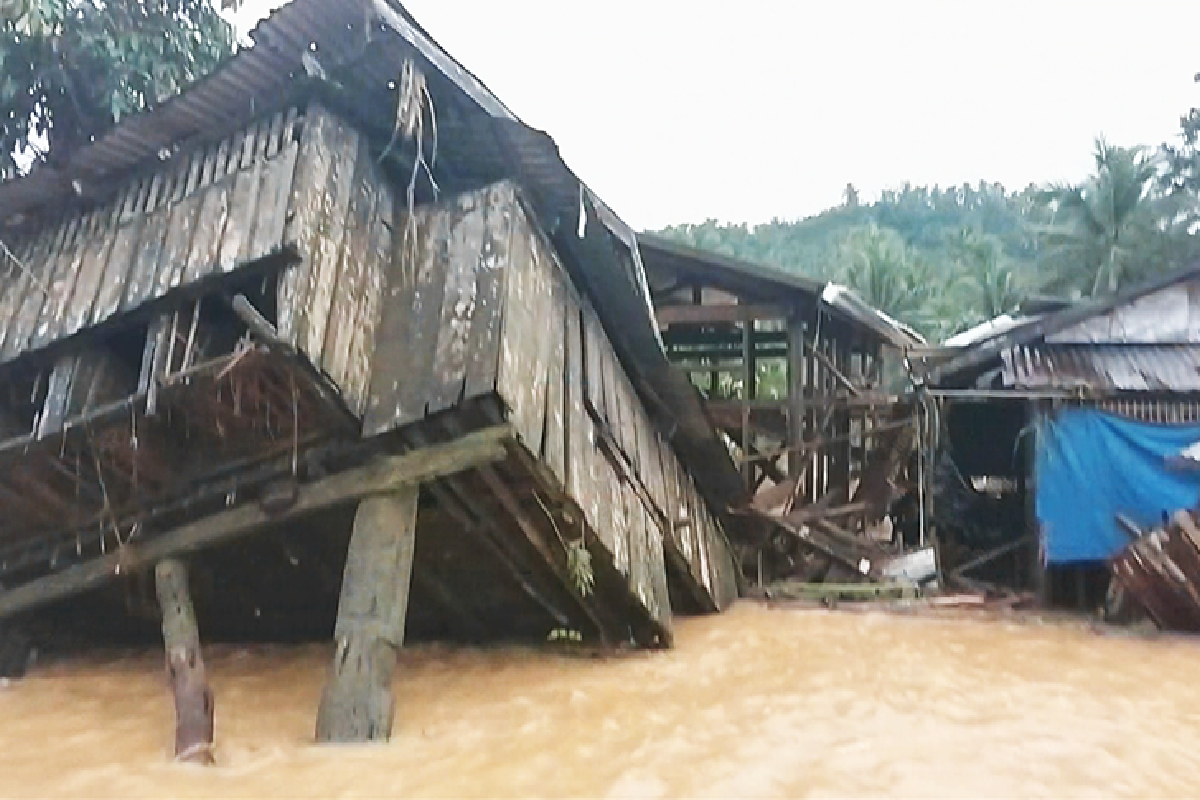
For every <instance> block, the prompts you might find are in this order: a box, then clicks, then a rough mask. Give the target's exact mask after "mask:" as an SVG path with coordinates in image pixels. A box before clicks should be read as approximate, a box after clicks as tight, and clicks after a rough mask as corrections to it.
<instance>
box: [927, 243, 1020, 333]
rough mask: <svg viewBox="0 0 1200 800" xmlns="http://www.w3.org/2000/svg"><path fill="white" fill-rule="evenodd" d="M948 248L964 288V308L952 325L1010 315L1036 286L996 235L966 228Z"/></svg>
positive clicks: (963, 324) (971, 323)
mask: <svg viewBox="0 0 1200 800" xmlns="http://www.w3.org/2000/svg"><path fill="white" fill-rule="evenodd" d="M948 247H949V250H950V252H951V253H952V254H953V257H954V262H953V263H954V267H955V271H956V273H957V274H958V275H959V276H960V283H959V288H960V290H961V303H959V304H958V305H959V307H960V309H961V311H960V314H959V318H958V319H953V320H949V322H950V323H952V327H955V328H961V327H965V326H967V325H975V324H978V323H980V322H983V321H984V320H989V319H993V318H994V317H998V316H1000V315H1001V314H1009V313H1011V312H1013V311H1015V310H1016V308H1017V306H1019V305H1020V304H1021V301H1022V300H1023V299H1024V298H1025V296H1026V294H1027V293H1028V290H1029V289H1030V288H1033V287H1032V286H1031V285H1030V281H1029V279H1027V278H1023V277H1022V274H1021V272H1020V271H1019V268H1018V267H1017V265H1016V263H1015V262H1014V259H1013V258H1012V257H1011V256H1009V255H1008V254H1007V253H1005V252H1004V243H1003V242H1002V241H1001V240H1000V238H999V237H997V236H995V235H994V234H985V233H980V232H979V231H976V230H973V229H971V228H963V229H961V230H959V231H957V232H956V233H954V234H953V235H952V236H951V237H950V241H949V242H948Z"/></svg>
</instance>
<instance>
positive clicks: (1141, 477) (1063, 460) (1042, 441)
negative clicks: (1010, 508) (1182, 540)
mask: <svg viewBox="0 0 1200 800" xmlns="http://www.w3.org/2000/svg"><path fill="white" fill-rule="evenodd" d="M1036 440H1037V446H1036V456H1035V465H1034V469H1035V487H1036V488H1035V491H1036V493H1037V499H1036V509H1037V519H1038V523H1039V524H1040V525H1041V530H1042V535H1043V537H1044V542H1045V547H1046V560H1047V561H1048V562H1049V563H1052V564H1053V563H1057V564H1064V563H1072V562H1079V561H1099V560H1103V559H1107V558H1109V557H1111V556H1113V555H1115V554H1116V553H1117V552H1119V551H1120V550H1121V549H1122V548H1123V547H1124V546H1125V545H1126V544H1128V543H1129V537H1128V536H1126V535H1125V534H1124V533H1122V531H1121V529H1120V527H1119V526H1118V524H1117V521H1116V515H1117V514H1118V513H1120V514H1124V515H1125V516H1127V517H1128V518H1129V519H1131V520H1132V521H1134V522H1135V523H1137V524H1138V525H1139V526H1142V527H1148V526H1150V525H1154V524H1157V523H1160V522H1162V515H1163V513H1164V512H1166V513H1168V514H1173V513H1175V511H1177V510H1179V509H1181V508H1193V507H1195V506H1196V505H1197V502H1198V501H1200V469H1184V468H1181V467H1180V466H1179V462H1178V459H1179V458H1180V454H1181V453H1182V451H1184V450H1186V449H1187V448H1188V447H1189V446H1191V445H1193V444H1195V443H1196V442H1200V425H1154V424H1150V423H1144V422H1134V421H1132V420H1129V419H1125V418H1124V417H1118V416H1115V415H1112V414H1105V413H1102V412H1099V411H1089V410H1082V409H1072V410H1069V411H1063V412H1061V413H1059V414H1057V415H1056V416H1053V417H1045V418H1043V419H1042V420H1041V421H1040V422H1039V424H1038V427H1037V436H1036ZM1172 460H1174V461H1175V463H1174V464H1172V463H1171V461H1172ZM1197 467H1200V464H1197Z"/></svg>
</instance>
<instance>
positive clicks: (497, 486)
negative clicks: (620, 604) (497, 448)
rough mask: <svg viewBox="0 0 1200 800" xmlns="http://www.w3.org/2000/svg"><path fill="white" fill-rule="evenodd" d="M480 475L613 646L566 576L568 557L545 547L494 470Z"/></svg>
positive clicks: (603, 640) (603, 639)
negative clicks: (560, 555) (559, 555)
mask: <svg viewBox="0 0 1200 800" xmlns="http://www.w3.org/2000/svg"><path fill="white" fill-rule="evenodd" d="M479 474H480V476H481V477H482V478H483V481H484V483H485V484H487V487H488V489H490V490H491V491H492V493H493V494H494V495H495V496H496V499H497V500H499V501H500V505H502V506H503V507H504V510H505V511H507V512H508V514H509V516H511V517H512V519H513V521H514V522H515V523H516V524H517V527H518V528H520V530H521V533H522V534H524V536H525V538H526V540H528V541H529V543H530V544H531V545H533V547H534V549H536V550H537V552H538V554H539V555H541V557H542V559H543V560H544V561H545V562H546V566H547V567H549V568H550V570H551V571H552V572H553V573H554V577H555V578H557V579H558V582H559V583H560V584H562V586H563V587H564V588H565V589H566V590H567V592H568V593H569V594H571V595H572V596H574V597H577V598H579V606H580V608H581V609H582V610H583V612H584V613H585V614H586V615H587V617H588V619H589V620H590V621H591V623H592V624H593V625H594V626H595V627H596V631H597V632H598V633H599V635H600V643H601V645H603V646H608V645H609V644H611V643H612V642H610V637H611V632H610V631H609V629H608V626H606V625H605V624H604V622H603V621H602V620H601V619H600V617H599V616H598V615H597V614H596V611H595V609H594V608H593V607H592V604H591V603H590V602H588V601H587V600H585V599H584V598H583V597H580V595H579V592H578V591H576V589H575V587H574V586H573V585H572V583H571V579H570V577H568V575H567V573H566V568H565V566H563V564H564V563H565V558H563V557H556V556H555V554H554V553H553V552H551V550H550V547H549V545H547V544H546V542H545V540H544V539H543V538H542V536H541V534H540V533H539V532H538V529H537V526H536V525H535V524H534V523H533V521H532V520H531V519H529V516H528V515H527V514H526V513H525V511H524V510H523V509H522V508H521V505H520V503H518V502H517V498H516V497H514V496H513V494H512V492H511V491H509V488H508V487H507V486H505V485H504V482H503V481H502V480H500V476H499V475H497V474H496V471H495V470H494V469H492V468H491V467H484V468H482V469H480V471H479ZM549 521H550V523H551V525H553V524H554V521H553V520H549ZM564 556H565V554H564Z"/></svg>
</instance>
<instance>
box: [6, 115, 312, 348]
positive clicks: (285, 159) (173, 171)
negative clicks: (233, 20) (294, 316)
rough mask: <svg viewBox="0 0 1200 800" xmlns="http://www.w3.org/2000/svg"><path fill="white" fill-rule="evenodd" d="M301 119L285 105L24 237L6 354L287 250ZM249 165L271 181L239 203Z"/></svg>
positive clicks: (12, 287) (12, 278) (9, 295)
mask: <svg viewBox="0 0 1200 800" xmlns="http://www.w3.org/2000/svg"><path fill="white" fill-rule="evenodd" d="M297 122H298V117H297V115H296V113H295V112H294V111H293V112H289V113H287V114H283V113H281V114H277V115H275V116H274V117H272V118H270V119H269V120H266V121H264V122H262V123H261V124H258V125H254V126H251V127H250V129H249V132H247V131H242V132H240V133H238V134H236V135H234V136H232V137H230V138H228V139H226V140H224V141H218V142H213V143H211V144H209V145H208V146H206V147H204V148H200V149H196V150H194V151H190V152H187V153H184V154H181V155H178V156H175V157H173V158H171V159H169V160H168V161H166V162H164V163H163V164H162V166H161V168H160V169H159V170H158V171H157V172H155V173H152V174H142V175H140V176H137V177H135V178H133V179H131V180H130V182H129V184H128V185H127V186H125V187H124V188H123V189H122V190H121V191H119V192H117V193H116V195H114V196H113V197H112V198H111V199H110V200H109V201H108V202H106V203H105V204H103V205H102V206H100V207H99V208H95V209H93V210H91V211H88V212H74V213H70V214H66V215H65V216H64V218H63V219H61V220H60V221H58V222H57V223H55V224H54V225H51V226H47V227H46V228H43V229H42V230H40V231H39V232H38V233H37V235H36V236H34V237H33V238H32V239H31V240H29V241H28V242H26V243H25V244H24V245H19V246H18V249H20V250H21V253H20V255H19V258H20V260H21V264H22V268H20V269H12V270H2V271H0V333H2V338H0V362H7V361H10V360H12V359H14V358H16V357H18V356H20V355H22V354H24V353H26V352H28V351H31V350H36V349H40V348H43V347H46V346H48V345H50V344H52V343H54V342H55V341H57V340H60V339H64V338H67V337H69V336H72V335H74V334H76V333H78V332H80V331H82V330H84V329H86V328H89V327H92V326H95V325H99V324H101V323H104V322H106V321H108V320H109V319H111V318H112V317H114V316H115V315H117V314H121V313H125V312H130V311H133V310H134V309H136V308H138V307H139V306H142V305H144V304H145V303H148V302H152V301H154V300H156V299H158V298H159V297H161V296H162V295H163V294H165V293H167V292H169V291H171V290H173V289H176V288H178V287H180V286H181V285H184V284H187V283H191V282H193V281H195V280H199V279H201V278H203V277H205V276H206V275H207V274H209V273H210V272H212V271H213V270H214V269H218V268H221V269H224V270H231V269H234V268H236V267H238V266H240V265H242V264H246V263H249V262H252V261H256V260H258V259H260V258H262V257H264V256H267V255H269V254H270V253H271V252H274V251H276V250H278V249H279V248H280V247H281V246H282V244H283V236H284V227H285V222H286V218H287V204H286V202H285V201H284V198H288V197H290V196H291V185H292V180H293V173H294V171H295V166H296V162H297V147H296V143H295V141H294V140H295V125H296V124H297ZM248 173H252V174H254V176H255V178H254V181H255V183H254V185H255V187H259V185H260V184H262V185H263V186H265V189H264V190H263V192H262V198H261V199H262V202H247V203H244V204H242V205H240V206H239V205H238V203H237V202H236V200H237V197H238V191H237V188H238V186H240V185H242V184H247V185H249V183H248V178H246V175H247V174H248ZM256 192H257V188H256ZM235 220H236V223H235ZM251 234H252V235H253V238H250V235H251ZM35 245H36V246H35Z"/></svg>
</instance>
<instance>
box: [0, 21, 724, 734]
mask: <svg viewBox="0 0 1200 800" xmlns="http://www.w3.org/2000/svg"><path fill="white" fill-rule="evenodd" d="M252 39H253V41H254V46H253V47H252V48H250V49H247V50H244V51H242V52H240V53H238V54H237V55H235V56H234V57H232V58H231V59H230V60H229V61H228V62H226V63H225V64H224V65H223V66H222V67H221V68H220V69H219V70H218V71H217V72H215V73H214V74H213V75H211V76H210V77H208V78H206V79H204V80H202V81H200V82H199V83H198V84H196V85H195V86H194V87H192V88H190V89H189V90H188V91H186V92H185V93H184V94H182V95H181V96H179V97H177V98H175V99H173V100H171V101H169V102H167V103H164V104H163V105H162V106H161V107H159V108H156V109H154V110H151V111H148V112H146V113H143V114H140V115H137V116H133V117H130V118H128V119H126V120H123V121H122V123H121V124H120V125H118V126H117V127H116V128H115V129H114V130H112V131H111V132H110V133H108V134H106V135H105V136H103V137H101V138H100V139H99V140H97V141H96V142H95V143H93V144H91V145H89V146H86V147H84V148H82V149H80V150H79V151H77V152H75V153H73V154H71V156H70V157H69V158H68V159H67V160H66V162H65V163H64V164H61V165H59V166H56V167H50V166H40V167H37V168H35V169H34V170H32V171H31V172H30V173H29V174H28V175H26V176H23V177H19V178H16V179H14V180H11V181H8V182H7V183H4V184H2V185H0V226H2V227H0V238H2V239H3V240H4V241H5V242H6V244H7V245H8V248H9V250H10V251H11V253H10V254H9V255H8V256H6V257H5V258H4V269H3V271H2V272H0V275H2V276H3V277H2V280H3V284H2V290H0V383H2V384H3V385H4V387H5V390H4V391H5V394H4V395H3V396H2V397H0V461H2V462H3V463H2V465H0V506H2V507H3V509H4V514H3V515H0V586H3V589H0V623H5V624H7V623H9V622H10V621H11V619H12V618H14V617H18V616H20V615H23V614H27V613H28V612H30V611H32V610H35V609H36V610H40V609H42V608H44V607H46V606H48V605H49V606H51V608H49V609H48V610H47V612H46V614H47V619H50V620H52V621H53V623H54V624H55V625H60V626H63V627H64V628H69V627H74V628H75V629H77V630H82V631H87V630H96V629H102V630H105V631H107V632H108V633H110V634H114V635H115V634H116V633H118V632H120V631H122V630H125V629H127V628H128V627H130V626H135V625H138V624H142V625H152V626H157V625H158V624H159V623H160V618H159V612H160V610H161V614H162V618H161V625H162V630H163V634H164V636H165V637H166V639H167V645H168V650H169V652H170V653H171V654H172V655H171V658H172V659H175V658H176V657H177V656H178V657H179V658H180V659H181V660H178V661H175V660H172V661H171V666H172V672H171V675H172V681H173V685H174V687H175V691H176V698H177V710H178V711H179V724H180V728H179V736H180V738H179V740H177V746H176V749H177V753H179V754H188V753H197V752H204V751H205V747H206V746H207V744H206V741H205V740H206V739H207V742H208V743H211V736H212V730H211V721H212V703H211V694H210V693H207V688H206V684H205V682H204V679H203V666H202V660H201V659H200V657H199V639H198V634H197V632H196V628H197V619H198V620H199V626H200V627H201V628H207V629H208V630H209V631H210V632H212V633H215V634H218V635H237V636H256V635H263V634H264V633H266V632H273V633H275V634H278V633H279V632H280V631H281V630H296V631H303V630H309V631H311V630H313V629H316V630H325V631H329V630H332V631H333V635H334V639H335V640H336V643H337V657H336V659H335V662H334V667H333V669H332V671H331V676H330V679H329V683H328V684H327V687H326V692H325V695H324V696H323V698H322V702H321V707H320V711H319V714H318V738H320V739H322V740H338V741H347V740H362V739H375V738H386V737H387V736H388V735H389V733H390V730H391V724H392V717H391V707H392V704H391V700H390V694H389V693H388V689H387V688H386V687H387V686H388V683H389V682H388V676H389V675H390V674H391V671H392V668H393V666H394V664H395V654H396V650H397V649H398V648H399V646H400V645H401V643H402V642H403V641H404V639H405V638H406V637H410V638H411V637H419V638H430V637H436V638H450V639H462V640H469V641H480V640H485V639H492V638H497V637H509V638H511V637H516V638H522V639H526V640H529V639H531V638H532V639H541V638H544V637H545V636H546V635H547V633H548V632H550V631H552V630H568V631H572V632H576V633H578V634H580V635H582V637H583V638H585V639H587V640H590V641H594V642H597V643H604V644H610V645H616V644H620V643H624V642H629V641H632V642H633V643H634V644H636V645H639V646H665V645H669V644H670V642H671V635H672V614H673V612H678V613H693V612H712V611H719V610H721V609H724V608H726V607H727V606H728V605H729V604H730V603H731V602H732V601H733V599H734V598H735V597H736V594H737V580H738V575H737V572H736V569H735V567H734V562H733V558H732V552H731V547H730V545H729V541H728V537H727V534H728V532H729V530H730V529H731V528H733V527H735V526H736V525H737V524H738V520H737V519H736V518H734V517H732V516H731V515H730V514H728V513H727V510H728V509H729V508H731V507H737V506H740V505H742V504H743V493H744V486H743V484H742V481H741V479H740V476H739V474H738V470H737V468H736V466H735V464H734V462H733V460H732V459H731V457H730V455H729V451H728V450H727V447H726V443H725V442H724V441H723V440H722V439H721V438H720V437H719V436H718V435H717V433H716V432H715V431H714V429H713V428H712V427H711V426H710V424H709V421H708V418H707V416H706V414H705V411H704V409H703V405H702V399H701V397H700V395H699V393H698V392H697V391H696V390H695V388H694V387H693V386H692V385H691V384H690V383H689V382H688V380H687V377H686V376H685V375H683V374H682V373H680V372H679V371H678V370H675V369H674V368H672V367H671V365H670V363H669V361H668V360H667V357H666V354H665V352H664V349H663V347H662V342H661V340H660V338H659V332H658V330H657V327H656V325H655V323H654V312H653V308H652V306H651V300H650V291H649V288H648V285H647V279H646V275H645V271H644V268H643V265H642V259H641V255H640V252H639V248H638V244H637V240H636V237H635V236H634V234H633V232H632V231H630V230H629V228H628V227H627V226H626V225H625V224H624V223H623V222H621V220H620V219H619V218H618V217H617V216H616V215H615V214H614V213H613V212H612V211H611V210H610V209H609V208H608V207H607V206H605V204H604V203H603V202H602V201H600V199H599V198H597V197H596V196H595V195H594V194H593V193H592V192H591V191H590V190H589V189H588V188H587V186H586V185H585V184H583V183H582V182H581V181H580V180H579V179H578V178H577V177H575V175H574V174H573V173H572V172H571V171H570V169H569V168H568V167H567V166H566V165H565V164H564V163H563V162H562V160H561V158H560V157H559V154H558V151H557V148H556V147H555V145H554V143H553V141H552V140H551V139H550V138H549V137H548V136H546V135H545V134H543V133H540V132H538V131H535V130H532V129H530V128H528V127H526V126H525V125H524V124H522V123H521V122H520V121H519V120H517V119H516V118H515V117H514V116H513V114H512V113H511V112H509V111H508V109H506V108H505V107H504V106H503V104H502V103H501V102H500V101H499V100H498V99H497V98H496V97H495V96H493V95H492V94H491V93H490V92H489V91H488V90H487V89H486V88H485V87H484V86H483V85H482V84H481V83H480V82H479V81H478V80H476V79H475V78H474V77H473V76H472V75H471V74H470V73H468V72H467V71H466V70H465V69H464V68H463V67H462V66H460V65H459V64H458V63H457V62H456V61H454V60H453V59H452V58H451V57H450V56H449V55H448V54H447V53H445V52H444V51H443V50H442V49H441V48H440V47H439V46H438V45H437V44H436V43H435V42H433V40H432V39H430V37H429V36H428V35H427V34H426V33H425V32H424V31H423V30H422V29H421V28H420V26H419V25H417V23H416V22H415V21H414V20H413V19H412V18H411V17H410V16H409V15H408V14H407V12H406V11H405V10H404V9H403V8H402V7H401V6H400V5H398V4H396V3H391V2H384V0H354V1H353V2H339V3H329V2H324V1H323V0H293V2H291V3H290V4H288V5H286V6H284V7H283V8H281V9H279V10H278V11H276V12H274V13H273V14H272V15H271V16H270V17H269V18H268V19H267V20H265V21H264V22H262V23H261V24H260V25H259V26H258V27H257V28H256V29H255V31H254V32H253V34H252ZM250 534H253V535H250ZM184 558H186V559H187V562H186V563H183V561H182V559H184ZM91 590H96V591H95V592H94V593H93V595H91V596H90V599H89V602H87V603H75V604H70V605H68V606H66V607H62V606H61V604H60V605H58V606H54V604H55V603H60V601H64V600H69V598H71V597H72V596H75V595H77V594H80V593H82V592H85V591H91ZM155 593H157V596H158V597H157V600H158V602H157V603H155V598H154V594H155ZM192 595H194V600H193V597H192ZM410 595H411V597H410ZM56 608H57V609H58V610H57V612H55V609H56ZM55 613H57V616H55V615H54V614H55ZM180 654H182V655H180ZM205 714H207V730H206V729H205V724H204V717H205Z"/></svg>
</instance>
